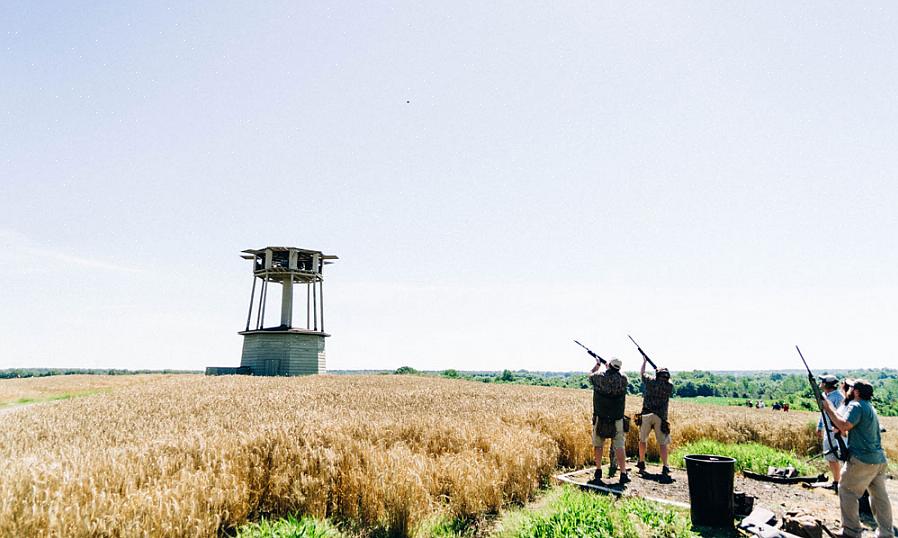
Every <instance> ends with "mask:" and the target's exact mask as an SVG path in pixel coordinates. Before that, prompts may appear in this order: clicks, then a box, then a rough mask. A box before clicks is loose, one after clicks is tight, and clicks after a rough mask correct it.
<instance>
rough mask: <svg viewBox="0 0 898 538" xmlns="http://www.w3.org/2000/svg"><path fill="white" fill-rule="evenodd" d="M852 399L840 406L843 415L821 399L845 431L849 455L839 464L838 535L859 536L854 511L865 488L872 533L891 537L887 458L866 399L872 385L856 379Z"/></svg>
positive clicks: (892, 537)
mask: <svg viewBox="0 0 898 538" xmlns="http://www.w3.org/2000/svg"><path fill="white" fill-rule="evenodd" d="M851 392H852V396H853V398H854V399H853V401H852V402H851V403H849V404H848V405H847V406H845V408H844V409H843V413H844V418H843V416H842V415H840V414H839V412H838V410H837V409H836V407H835V406H833V404H832V402H831V401H829V399H828V398H827V397H824V398H822V400H821V403H822V404H823V408H824V409H825V411H826V414H827V415H828V416H829V418H830V419H831V420H832V423H833V424H834V425H835V426H836V428H838V429H839V430H840V431H842V432H848V444H849V446H850V447H851V457H850V459H849V460H848V461H847V462H845V465H844V467H842V480H841V481H840V482H839V507H840V509H841V511H842V530H841V535H842V536H849V537H859V536H861V535H862V534H863V532H864V529H863V527H862V526H861V522H860V518H859V515H858V511H859V506H858V501H859V500H860V498H861V497H862V496H863V494H864V491H865V490H866V491H867V492H869V494H870V508H871V509H872V511H873V517H874V519H876V526H877V527H878V528H877V530H876V536H878V537H879V538H894V536H895V533H894V531H893V529H892V505H891V502H890V501H889V494H888V492H887V491H886V483H885V482H886V472H887V471H888V461H887V460H886V455H885V452H883V450H882V440H881V438H880V428H879V417H878V416H877V414H876V409H874V408H873V404H871V403H870V400H871V399H872V398H873V385H871V384H870V383H869V382H868V381H866V380H863V379H857V380H855V382H854V387H853V388H852V390H851Z"/></svg>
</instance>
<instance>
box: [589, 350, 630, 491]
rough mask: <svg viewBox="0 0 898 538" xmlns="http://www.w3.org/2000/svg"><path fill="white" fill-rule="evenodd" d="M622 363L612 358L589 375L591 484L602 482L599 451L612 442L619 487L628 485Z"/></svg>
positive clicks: (625, 383) (625, 387) (598, 363)
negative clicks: (618, 470)
mask: <svg viewBox="0 0 898 538" xmlns="http://www.w3.org/2000/svg"><path fill="white" fill-rule="evenodd" d="M621 365H622V364H621V360H620V359H618V358H617V357H612V358H611V360H610V361H608V367H607V368H605V369H604V370H603V369H602V363H601V362H597V363H596V365H595V366H594V367H593V368H592V370H591V371H590V373H589V383H590V384H591V385H592V389H593V391H592V445H593V448H594V449H595V459H596V472H595V476H594V477H593V482H599V481H600V480H601V479H602V451H603V449H604V448H605V440H606V439H611V446H612V447H613V448H614V454H615V456H616V457H617V466H618V467H619V468H620V478H619V480H620V483H621V484H626V483H627V482H629V481H630V477H629V476H628V475H627V459H626V454H625V453H624V442H625V433H624V420H623V419H624V404H625V403H626V396H627V376H625V375H624V374H622V373H621V371H620V369H621Z"/></svg>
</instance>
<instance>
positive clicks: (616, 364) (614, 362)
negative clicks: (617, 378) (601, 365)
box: [608, 357, 624, 370]
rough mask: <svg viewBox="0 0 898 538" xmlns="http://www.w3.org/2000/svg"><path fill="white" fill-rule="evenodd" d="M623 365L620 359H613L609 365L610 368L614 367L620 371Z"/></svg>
mask: <svg viewBox="0 0 898 538" xmlns="http://www.w3.org/2000/svg"><path fill="white" fill-rule="evenodd" d="M623 364H624V363H623V362H621V360H620V359H618V358H617V357H611V360H610V361H608V365H609V366H612V367H614V368H617V369H618V370H620V367H621V365H623Z"/></svg>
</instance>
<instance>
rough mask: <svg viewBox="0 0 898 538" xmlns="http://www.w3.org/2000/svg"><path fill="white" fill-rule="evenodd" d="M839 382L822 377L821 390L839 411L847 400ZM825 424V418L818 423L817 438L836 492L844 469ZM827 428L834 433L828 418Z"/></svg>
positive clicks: (832, 487) (831, 378) (832, 378)
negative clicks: (820, 442)
mask: <svg viewBox="0 0 898 538" xmlns="http://www.w3.org/2000/svg"><path fill="white" fill-rule="evenodd" d="M838 387H839V380H838V379H836V376H833V375H822V376H820V389H821V390H822V391H823V393H824V395H825V396H826V399H827V400H829V402H830V403H831V404H833V408H835V409H839V407H840V406H841V405H842V401H843V400H844V399H845V395H844V394H842V391H840V390H838ZM823 426H824V424H823V417H820V420H818V421H817V438H819V439H822V441H823V459H824V460H826V462H827V463H828V464H829V470H830V472H831V473H832V474H833V482H832V484H830V486H829V487H830V488H831V489H833V490H834V491H839V480H840V478H841V476H842V467H841V462H840V461H839V458H838V457H836V454H835V451H834V449H835V447H833V446H832V444H831V443H830V437H829V436H827V435H824V431H825V430H824V427H823ZM826 426H827V427H828V428H829V430H830V431H831V432H832V430H833V423H832V421H831V420H829V419H828V418H827V419H826ZM835 435H839V434H838V433H836V432H833V436H835ZM832 442H835V437H833V439H832Z"/></svg>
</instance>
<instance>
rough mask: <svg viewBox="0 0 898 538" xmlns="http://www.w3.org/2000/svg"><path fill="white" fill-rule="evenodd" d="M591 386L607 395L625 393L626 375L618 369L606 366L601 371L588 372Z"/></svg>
mask: <svg viewBox="0 0 898 538" xmlns="http://www.w3.org/2000/svg"><path fill="white" fill-rule="evenodd" d="M589 383H590V384H591V385H592V388H593V389H595V390H597V391H599V392H601V393H603V394H606V395H608V396H620V395H621V394H626V393H627V383H628V381H627V376H625V375H624V374H622V373H620V370H616V369H614V368H606V369H604V370H602V371H601V372H593V373H591V374H589Z"/></svg>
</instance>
